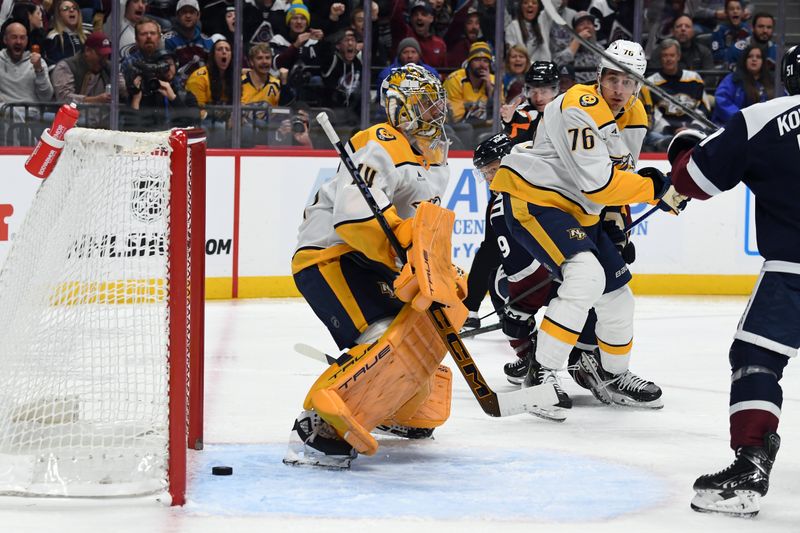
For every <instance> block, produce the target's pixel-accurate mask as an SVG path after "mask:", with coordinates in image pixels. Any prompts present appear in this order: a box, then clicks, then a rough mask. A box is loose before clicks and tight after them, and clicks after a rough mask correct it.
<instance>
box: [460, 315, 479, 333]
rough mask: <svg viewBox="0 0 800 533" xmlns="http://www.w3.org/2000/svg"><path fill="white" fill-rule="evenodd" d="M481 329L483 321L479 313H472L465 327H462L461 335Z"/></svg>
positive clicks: (465, 322)
mask: <svg viewBox="0 0 800 533" xmlns="http://www.w3.org/2000/svg"><path fill="white" fill-rule="evenodd" d="M479 327H481V319H480V317H479V316H478V312H477V311H470V312H469V315H468V316H467V319H466V320H465V321H464V325H463V326H461V331H460V333H464V332H466V331H470V330H473V329H478V328H479Z"/></svg>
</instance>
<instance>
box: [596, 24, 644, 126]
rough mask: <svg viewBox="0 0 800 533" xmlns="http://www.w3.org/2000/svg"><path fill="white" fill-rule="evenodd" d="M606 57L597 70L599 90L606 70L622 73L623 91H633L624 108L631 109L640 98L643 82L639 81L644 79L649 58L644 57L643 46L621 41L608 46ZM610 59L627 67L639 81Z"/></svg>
mask: <svg viewBox="0 0 800 533" xmlns="http://www.w3.org/2000/svg"><path fill="white" fill-rule="evenodd" d="M606 56H608V57H603V59H602V60H601V61H600V66H599V67H598V68H597V85H598V89H601V88H602V87H601V86H603V83H602V82H601V80H602V79H603V73H604V71H605V70H606V69H609V70H614V71H617V72H620V73H621V75H620V77H619V78H620V79H619V83H621V84H622V88H623V90H625V91H631V93H632V94H631V97H630V98H629V99H628V102H627V103H626V104H625V107H624V108H625V109H626V110H627V109H630V107H631V106H632V105H633V103H634V102H636V98H638V97H639V91H640V90H641V88H642V82H641V81H639V79H641V78H643V77H644V72H645V70H646V69H647V58H646V57H645V55H644V49H642V45H641V44H639V43H635V42H633V41H626V40H624V39H619V40H617V41H614V42H613V43H611V44H610V45H609V46H608V48H607V49H606ZM609 58H611V59H613V60H614V61H616V62H617V63H619V64H621V65H623V66H625V67H627V68H628V69H629V70H630V71H632V72H633V73H635V74H636V75H637V76H638V78H639V79H637V78H634V77H633V76H631V75H630V74H628V73H626V72H625V71H623V70H622V69H621V68H620V67H619V66H617V65H616V64H614V63H613V62H612V61H611V59H609Z"/></svg>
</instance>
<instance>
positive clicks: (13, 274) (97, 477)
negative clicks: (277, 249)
mask: <svg viewBox="0 0 800 533" xmlns="http://www.w3.org/2000/svg"><path fill="white" fill-rule="evenodd" d="M205 155H206V145H205V134H204V132H203V131H202V130H198V129H185V130H172V131H167V132H156V133H128V132H111V131H104V130H89V129H83V128H76V129H74V130H71V131H70V132H69V133H68V134H67V137H66V145H65V147H64V150H63V152H62V155H61V159H60V160H59V163H58V165H57V166H56V169H55V171H54V172H53V174H52V175H51V176H50V177H49V178H47V180H45V181H43V182H42V183H41V185H40V188H39V190H38V191H37V194H36V197H35V199H34V202H33V204H32V205H31V207H30V209H29V211H28V214H27V216H26V218H25V220H24V222H23V223H22V225H21V227H20V229H19V231H18V232H17V234H16V236H15V239H14V242H13V245H12V247H11V250H10V251H9V254H8V256H7V258H6V262H5V264H4V265H3V269H2V271H0V370H2V371H0V494H2V495H23V496H62V497H111V496H135V495H142V494H159V495H169V498H168V499H169V500H170V501H171V503H172V504H173V505H182V504H183V503H184V502H185V493H186V469H187V448H188V449H202V445H203V323H204V315H203V313H204V311H203V304H204V275H205V272H204V270H205V269H204V260H205ZM164 499H165V500H166V499H167V498H164Z"/></svg>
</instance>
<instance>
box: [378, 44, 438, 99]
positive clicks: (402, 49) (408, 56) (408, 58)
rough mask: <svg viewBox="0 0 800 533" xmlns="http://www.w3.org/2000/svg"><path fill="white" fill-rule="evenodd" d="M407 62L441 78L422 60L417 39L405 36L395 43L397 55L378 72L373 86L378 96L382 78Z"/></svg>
mask: <svg viewBox="0 0 800 533" xmlns="http://www.w3.org/2000/svg"><path fill="white" fill-rule="evenodd" d="M409 63H415V64H417V65H419V66H421V67H423V68H425V70H427V71H428V72H430V73H431V74H433V75H434V76H436V77H437V78H441V76H440V75H439V72H438V71H437V70H436V69H435V68H433V67H432V66H430V65H428V64H427V63H423V62H422V50H421V49H420V47H419V43H418V42H417V40H416V39H414V38H413V37H406V38H405V39H403V40H402V41H400V44H398V45H397V57H396V58H395V60H394V61H392V63H391V64H390V65H389V66H388V67H386V68H385V69H383V70H382V71H380V73H379V74H378V77H377V79H376V85H375V87H376V88H377V89H378V98H380V87H381V84H383V80H385V79H386V78H388V77H389V74H391V72H392V70H394V69H396V68H400V67H402V66H403V65H408V64H409Z"/></svg>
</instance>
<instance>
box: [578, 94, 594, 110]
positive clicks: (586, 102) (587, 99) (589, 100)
mask: <svg viewBox="0 0 800 533" xmlns="http://www.w3.org/2000/svg"><path fill="white" fill-rule="evenodd" d="M578 103H579V104H581V107H592V106H593V105H595V104H597V97H596V96H595V95H593V94H584V95H583V96H581V97H580V98H579V99H578Z"/></svg>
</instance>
